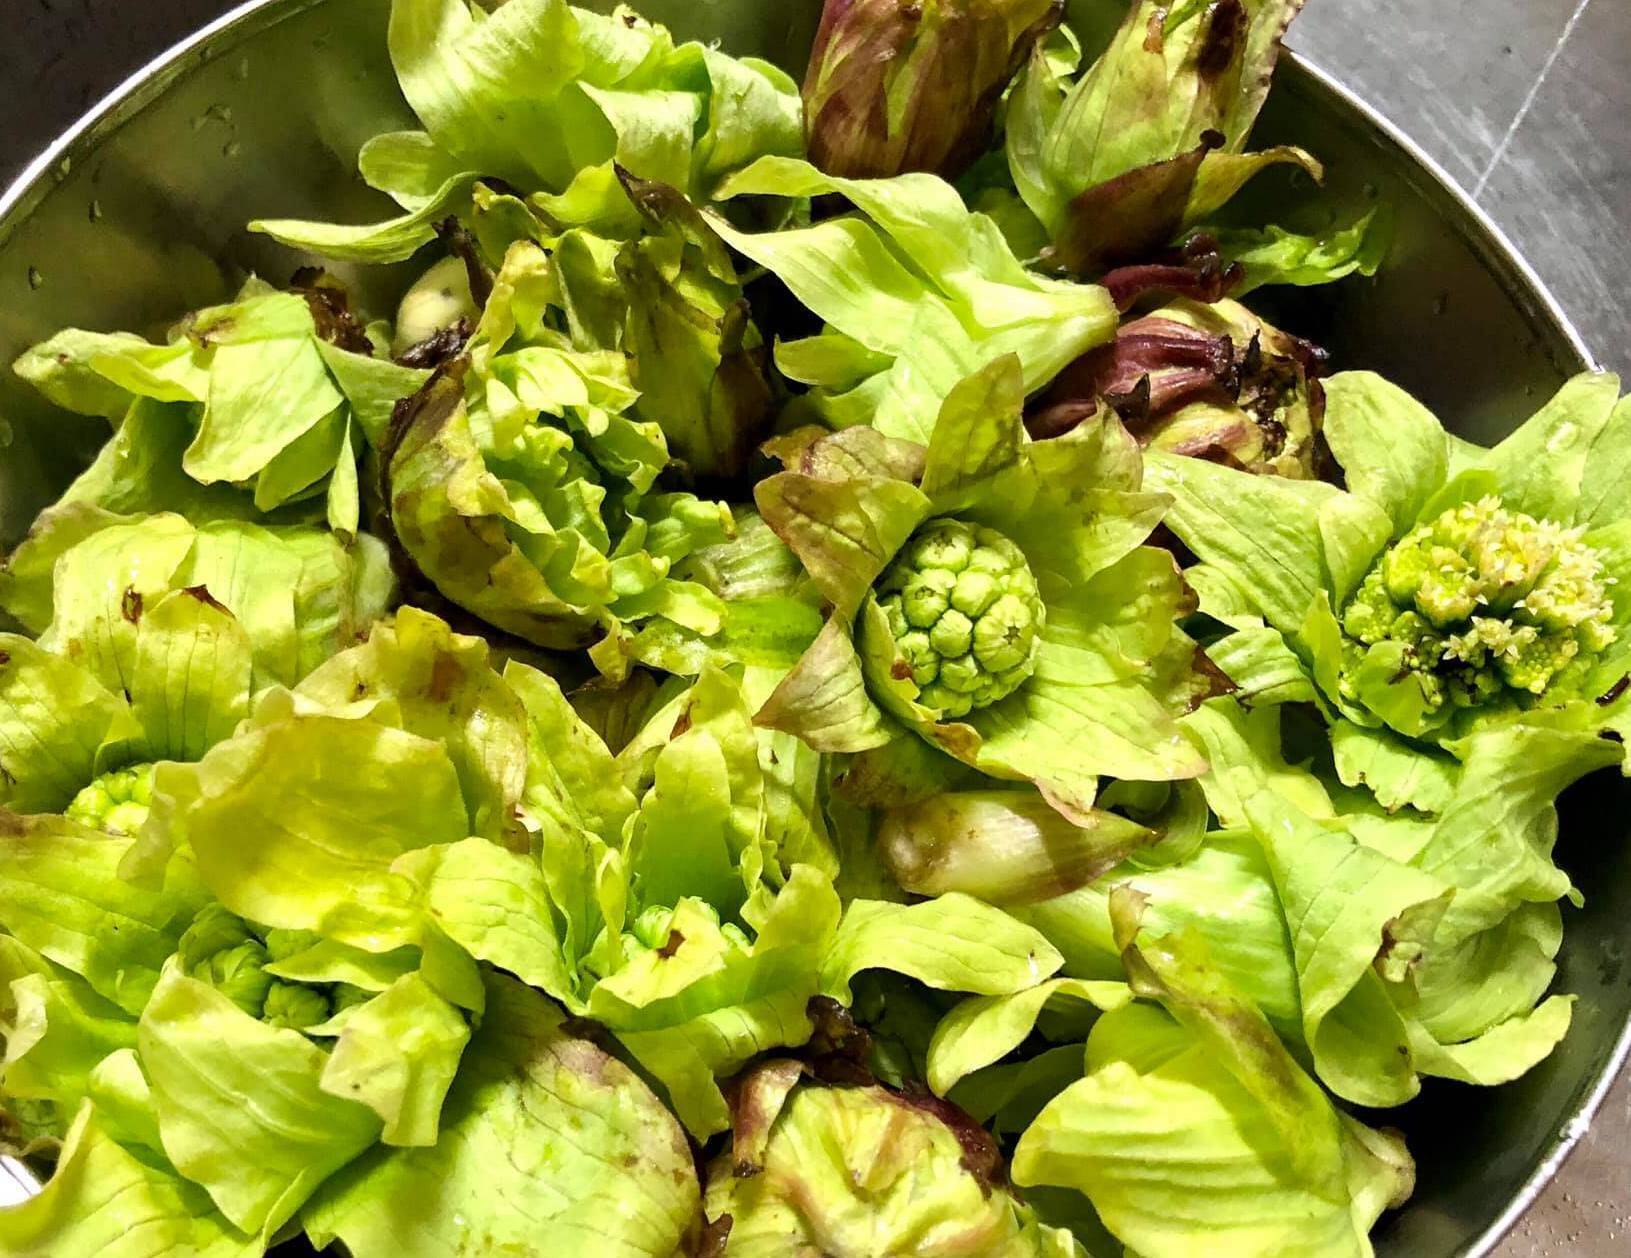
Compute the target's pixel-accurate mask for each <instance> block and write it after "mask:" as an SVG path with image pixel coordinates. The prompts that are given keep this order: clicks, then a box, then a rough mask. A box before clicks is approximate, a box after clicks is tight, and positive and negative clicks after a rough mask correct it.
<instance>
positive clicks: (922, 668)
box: [878, 518, 1046, 719]
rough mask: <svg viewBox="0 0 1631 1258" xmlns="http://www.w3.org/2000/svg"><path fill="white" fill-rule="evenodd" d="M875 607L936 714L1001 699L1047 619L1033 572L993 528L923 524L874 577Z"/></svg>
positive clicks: (1020, 673)
mask: <svg viewBox="0 0 1631 1258" xmlns="http://www.w3.org/2000/svg"><path fill="white" fill-rule="evenodd" d="M878 605H879V607H880V608H881V609H882V610H883V613H884V619H885V620H886V621H887V622H888V625H889V632H890V635H891V637H892V638H893V642H892V644H891V646H892V648H893V654H894V656H895V657H896V659H897V660H899V661H902V662H903V663H904V666H905V669H904V672H905V673H906V674H907V675H909V676H910V677H911V680H912V682H913V684H915V685H916V686H917V687H918V690H919V698H918V702H919V703H921V704H922V705H923V706H924V707H926V708H930V709H932V710H934V711H936V712H938V713H940V714H941V716H942V717H944V718H951V719H956V718H958V717H963V716H967V715H968V714H969V713H970V712H973V711H977V710H978V709H980V708H984V707H989V706H990V705H991V704H993V703H997V702H999V701H1000V700H1002V699H1006V698H1007V697H1008V696H1009V695H1011V694H1013V693H1014V691H1016V690H1017V689H1019V687H1020V686H1022V685H1024V684H1025V681H1026V680H1027V679H1028V678H1029V677H1030V675H1031V673H1032V671H1033V670H1034V669H1035V667H1036V654H1037V651H1038V650H1039V649H1040V647H1041V633H1042V627H1043V625H1044V623H1045V618H1046V612H1045V610H1044V608H1043V605H1042V596H1041V593H1040V592H1039V590H1038V589H1037V584H1036V577H1035V576H1034V575H1033V574H1032V572H1031V566H1030V564H1029V563H1028V562H1027V561H1026V558H1025V554H1024V552H1023V551H1021V550H1020V549H1019V547H1018V546H1016V545H1014V543H1013V542H1012V541H1011V540H1010V539H1009V538H1007V537H1004V536H1003V535H1002V534H1001V533H998V532H995V531H994V530H992V529H987V528H979V527H976V526H974V525H971V524H967V523H965V522H964V521H962V520H955V519H950V518H947V519H939V520H933V521H931V522H930V523H928V524H926V525H924V526H923V528H921V529H919V530H918V532H917V533H916V534H915V535H914V536H913V537H912V539H911V541H909V542H908V543H907V544H906V546H905V548H904V549H903V550H902V551H901V554H900V556H899V558H897V559H896V560H895V562H894V563H893V564H892V565H891V566H890V568H889V569H888V571H886V572H885V573H884V575H883V578H882V579H881V580H880V581H879V582H878ZM901 674H902V670H901V669H897V670H896V675H897V676H900V675H901Z"/></svg>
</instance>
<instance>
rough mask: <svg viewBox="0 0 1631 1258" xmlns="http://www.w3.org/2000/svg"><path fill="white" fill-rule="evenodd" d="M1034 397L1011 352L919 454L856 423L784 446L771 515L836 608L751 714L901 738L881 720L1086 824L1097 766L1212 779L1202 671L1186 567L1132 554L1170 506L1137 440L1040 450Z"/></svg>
mask: <svg viewBox="0 0 1631 1258" xmlns="http://www.w3.org/2000/svg"><path fill="white" fill-rule="evenodd" d="M1022 401H1023V399H1022V386H1021V384H1020V380H1019V371H1018V368H1017V365H1016V364H1015V362H1014V360H1013V359H1011V358H1006V359H999V360H997V361H995V362H993V363H991V364H990V365H989V366H987V367H986V368H984V369H983V370H981V371H980V372H977V373H976V374H975V375H974V376H972V377H970V378H969V379H968V380H966V381H963V382H961V383H960V384H959V385H958V386H957V387H955V388H954V389H953V390H952V391H951V394H950V396H949V397H948V398H947V399H946V401H945V404H944V405H943V407H942V409H941V416H940V419H939V421H938V422H937V424H936V425H935V428H934V431H933V436H932V437H931V439H930V442H929V445H928V448H927V449H926V450H925V451H924V454H923V458H922V461H921V464H919V462H918V460H917V459H915V458H905V457H903V455H902V453H901V451H900V449H898V448H897V447H898V446H899V445H900V443H899V442H893V441H891V440H889V439H887V438H883V437H880V436H879V435H877V434H876V433H875V432H874V433H872V435H871V436H870V437H868V438H866V439H865V440H862V439H861V434H862V433H864V432H866V431H867V430H864V429H852V430H847V431H846V432H844V433H841V434H838V435H837V436H832V437H824V438H814V439H811V440H808V441H804V442H802V443H800V442H799V441H797V440H790V442H789V443H788V444H787V446H786V448H785V452H784V453H785V457H787V458H788V461H789V463H790V465H791V466H792V467H793V468H795V469H796V470H790V471H787V472H783V473H781V474H780V475H778V476H773V477H771V478H769V479H768V480H766V481H765V482H763V483H762V484H761V485H760V487H759V498H760V507H761V510H762V511H763V512H764V516H765V519H766V522H767V523H769V524H770V525H771V527H772V528H775V529H777V530H778V532H779V533H780V534H781V536H782V537H783V539H784V540H785V541H786V542H787V543H788V545H789V547H790V548H791V549H792V551H793V552H794V553H795V554H796V555H797V556H798V557H799V559H800V560H801V562H802V563H803V564H804V566H805V568H806V569H807V570H808V571H810V572H811V573H812V574H813V575H814V576H815V578H816V580H817V582H818V584H820V585H821V586H822V588H823V591H824V592H825V593H826V594H827V596H828V598H829V600H830V601H831V602H832V603H833V604H834V605H835V610H836V614H835V616H834V618H833V620H832V621H831V622H829V624H828V627H827V628H826V629H825V630H824V631H823V632H822V634H821V636H820V637H819V638H817V640H816V642H815V644H814V645H813V646H812V647H811V648H810V650H809V651H808V652H806V654H805V656H804V658H803V660H801V661H800V663H799V664H798V665H797V666H796V667H795V668H794V669H793V670H792V672H791V673H790V675H789V676H788V678H787V679H786V680H785V681H784V682H783V683H782V684H781V686H780V687H779V688H778V690H777V691H776V692H775V693H774V694H773V695H772V697H771V699H770V701H769V703H768V704H767V705H766V706H765V708H764V709H763V710H762V711H761V713H760V716H759V720H760V722H761V723H762V724H766V725H768V726H770V727H772V728H775V729H778V730H782V731H785V732H787V733H792V734H797V735H798V736H800V737H802V738H804V739H806V740H807V741H809V742H810V744H811V746H813V747H816V748H817V749H818V750H827V751H847V752H862V751H870V750H874V749H877V748H879V747H881V746H883V745H884V744H885V743H887V742H888V741H889V738H890V736H891V726H890V722H889V721H888V720H887V719H886V718H885V716H884V713H885V712H887V713H888V714H889V716H892V717H893V718H895V720H897V721H899V722H901V723H904V724H906V725H908V726H910V727H912V728H914V729H915V730H916V731H917V732H918V733H919V734H920V735H921V736H923V737H924V738H926V739H928V740H929V741H930V742H932V743H934V744H935V745H937V746H939V747H940V748H941V749H942V750H943V751H946V752H947V753H949V754H951V755H953V756H956V757H957V758H959V759H961V760H963V761H965V762H966V763H968V764H969V765H971V766H973V767H975V768H978V769H980V770H982V771H983V772H985V773H988V774H991V775H993V776H997V777H1003V778H1009V779H1013V780H1018V781H1025V780H1030V781H1034V782H1035V783H1036V784H1037V785H1038V786H1039V787H1041V788H1042V790H1043V791H1044V793H1045V794H1046V795H1047V796H1048V798H1049V799H1050V800H1051V801H1052V802H1053V803H1054V804H1055V805H1056V806H1057V807H1058V808H1059V809H1060V811H1061V812H1063V813H1064V814H1065V815H1066V816H1067V817H1071V818H1072V819H1074V820H1076V821H1077V822H1078V823H1079V824H1082V825H1089V824H1091V822H1090V820H1089V818H1090V815H1091V810H1092V804H1093V796H1094V793H1095V791H1096V790H1097V786H1098V779H1099V777H1100V775H1107V776H1108V775H1114V776H1117V777H1122V778H1131V779H1138V780H1158V781H1167V780H1172V779H1177V778H1184V777H1193V776H1195V775H1197V774H1199V773H1200V772H1202V771H1203V769H1204V767H1205V766H1204V763H1203V762H1202V761H1201V759H1200V757H1199V756H1198V755H1197V754H1196V753H1195V751H1194V748H1193V747H1192V746H1190V745H1189V744H1188V743H1187V742H1185V741H1184V739H1183V738H1182V736H1181V735H1180V734H1179V733H1178V730H1177V726H1176V722H1175V720H1174V717H1175V715H1176V714H1178V713H1180V712H1182V711H1185V710H1187V709H1188V708H1189V707H1190V706H1191V705H1192V704H1193V703H1194V702H1195V701H1196V700H1197V699H1198V698H1200V697H1202V696H1203V695H1204V693H1205V691H1206V689H1207V688H1208V686H1209V684H1210V683H1208V682H1205V681H1202V680H1201V679H1200V678H1199V677H1198V676H1197V674H1196V672H1195V665H1196V654H1197V653H1196V647H1195V644H1194V643H1193V642H1192V641H1191V640H1190V639H1189V638H1187V637H1186V636H1185V635H1184V634H1183V633H1182V632H1181V631H1180V630H1179V629H1178V628H1177V626H1176V624H1175V621H1176V620H1177V619H1178V618H1179V617H1181V616H1184V615H1186V614H1187V613H1188V611H1189V610H1190V608H1191V605H1192V604H1191V598H1190V595H1189V593H1188V591H1187V590H1186V589H1185V587H1184V585H1183V581H1182V578H1181V577H1180V576H1179V574H1178V570H1177V568H1176V566H1175V565H1174V564H1173V562H1172V560H1171V557H1170V556H1169V555H1167V554H1165V553H1163V552H1160V551H1156V550H1153V549H1149V548H1144V547H1141V546H1140V543H1141V542H1142V541H1143V540H1144V539H1145V538H1146V537H1147V536H1148V535H1149V533H1150V531H1151V530H1152V529H1153V528H1154V527H1155V524H1156V523H1157V522H1158V521H1159V520H1160V518H1161V513H1162V511H1163V509H1164V508H1165V506H1166V500H1165V499H1164V498H1162V497H1161V496H1160V495H1156V494H1147V493H1144V492H1142V491H1141V489H1140V468H1139V460H1138V452H1137V448H1136V445H1135V443H1134V442H1133V440H1132V438H1131V437H1130V436H1128V435H1127V433H1126V431H1125V430H1124V429H1123V428H1122V427H1121V426H1120V425H1119V424H1116V423H1114V422H1112V421H1109V420H1107V419H1104V418H1102V417H1101V418H1100V419H1098V420H1097V421H1095V422H1092V423H1086V424H1083V425H1081V426H1080V427H1078V428H1077V429H1076V430H1075V431H1074V432H1072V433H1070V434H1069V435H1068V436H1067V437H1063V438H1060V439H1058V440H1055V441H1048V442H1041V443H1036V442H1032V441H1030V440H1029V439H1028V438H1027V437H1026V436H1025V434H1024V428H1023V421H1022V418H1021V414H1020V408H1021V405H1022ZM795 455H796V457H794V456H795ZM919 466H921V468H922V472H921V475H922V477H923V484H922V488H918V487H916V486H914V485H913V484H912V482H911V480H910V479H908V478H909V477H911V476H913V475H915V474H917V471H918V468H919ZM940 512H944V513H945V514H937V513H940ZM857 612H858V615H857ZM852 617H853V619H854V622H855V623H854V624H853V626H851V624H850V622H851V619H852ZM846 630H847V632H846Z"/></svg>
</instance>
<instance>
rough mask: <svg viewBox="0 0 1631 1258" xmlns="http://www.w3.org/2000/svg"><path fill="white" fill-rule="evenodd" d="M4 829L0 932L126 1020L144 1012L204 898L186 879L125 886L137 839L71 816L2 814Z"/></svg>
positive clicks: (0, 823) (0, 820) (179, 875)
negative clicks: (124, 867) (125, 864)
mask: <svg viewBox="0 0 1631 1258" xmlns="http://www.w3.org/2000/svg"><path fill="white" fill-rule="evenodd" d="M0 830H3V831H4V844H5V853H6V859H5V862H4V864H3V865H0V926H4V927H5V929H6V931H7V932H8V933H9V934H11V935H13V936H15V937H16V938H17V939H18V940H20V941H21V942H22V943H23V944H25V945H26V946H28V947H29V948H31V949H33V950H34V951H35V952H38V953H39V954H40V955H41V956H43V957H45V958H46V959H48V960H50V961H52V962H54V963H55V964H57V965H60V966H62V967H63V968H64V969H66V970H69V971H71V972H72V973H74V974H77V975H79V976H80V977H81V978H83V979H84V980H85V982H86V983H87V984H89V985H90V987H91V988H92V989H93V990H94V991H95V992H96V993H97V994H98V995H99V996H101V997H103V998H104V999H106V1000H109V1001H111V1002H112V1003H114V1004H115V1005H118V1006H119V1007H120V1008H121V1009H123V1010H124V1011H125V1012H126V1013H128V1014H131V1015H132V1016H134V1015H136V1014H138V1013H140V1012H141V1010H142V1008H143V1006H144V1005H145V1004H146V1003H147V999H148V997H149V995H150V994H151V993H152V991H153V986H154V984H155V983H157V982H158V978H159V972H160V971H161V970H162V969H163V967H164V963H165V960H166V959H167V958H168V957H169V956H170V954H171V953H173V952H174V951H175V949H176V943H177V941H178V940H179V939H180V937H181V932H182V931H183V930H185V929H186V927H187V924H188V922H190V921H191V920H192V916H193V914H194V913H195V912H196V911H197V909H198V907H199V905H200V903H201V902H202V896H200V895H199V893H198V892H197V890H196V889H195V888H194V887H192V886H191V885H189V883H188V881H187V879H186V877H185V875H184V874H183V873H181V872H180V871H177V874H176V876H175V877H173V878H172V880H171V881H170V882H169V884H168V885H166V886H162V887H159V888H156V889H153V890H149V889H146V888H143V887H136V886H132V885H131V884H129V883H127V882H125V881H123V880H122V879H121V878H120V877H119V864H120V862H121V861H122V860H123V858H124V856H125V853H126V852H128V851H129V850H130V846H131V840H130V839H129V838H125V837H115V836H113V835H109V834H103V833H100V832H98V831H95V830H89V829H86V828H85V827H84V826H81V825H78V824H76V823H75V822H73V821H70V820H68V819H67V818H65V817H52V816H44V817H18V816H16V815H15V814H13V813H7V812H0ZM115 926H116V927H117V928H116V929H115V928H114V927H115Z"/></svg>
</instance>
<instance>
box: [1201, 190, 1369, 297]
mask: <svg viewBox="0 0 1631 1258" xmlns="http://www.w3.org/2000/svg"><path fill="white" fill-rule="evenodd" d="M1202 173H1203V175H1204V173H1205V171H1204V168H1203V171H1202ZM1209 234H1211V235H1213V236H1214V237H1215V238H1216V239H1217V241H1218V245H1219V249H1220V252H1221V254H1222V255H1223V257H1224V258H1225V259H1227V260H1228V261H1230V262H1234V263H1238V264H1239V265H1240V266H1241V267H1243V268H1244V269H1245V272H1246V275H1245V278H1244V279H1243V280H1242V281H1241V283H1240V286H1239V287H1237V288H1235V289H1234V290H1233V291H1234V294H1235V296H1237V297H1243V296H1245V295H1246V294H1247V293H1250V292H1253V291H1255V290H1256V289H1259V288H1263V287H1266V286H1267V285H1270V284H1291V285H1294V286H1296V287H1298V288H1311V287H1314V286H1316V285H1319V284H1330V283H1333V282H1335V281H1336V280H1340V279H1345V278H1347V277H1348V276H1350V275H1366V276H1369V275H1375V274H1376V273H1377V271H1379V270H1381V268H1382V263H1383V262H1385V261H1386V260H1387V254H1388V250H1389V248H1390V247H1391V246H1392V244H1393V224H1392V216H1391V215H1389V214H1387V213H1386V212H1384V211H1382V210H1372V211H1370V212H1369V213H1367V214H1362V215H1360V216H1359V217H1358V218H1356V219H1354V220H1353V221H1352V222H1351V223H1344V224H1343V225H1342V226H1340V227H1332V228H1330V229H1329V230H1327V231H1325V232H1321V233H1318V234H1308V235H1300V234H1298V233H1296V232H1291V231H1287V230H1286V229H1285V228H1283V227H1274V226H1269V227H1265V228H1261V229H1258V230H1252V229H1249V228H1222V229H1220V230H1217V231H1215V232H1210V233H1209Z"/></svg>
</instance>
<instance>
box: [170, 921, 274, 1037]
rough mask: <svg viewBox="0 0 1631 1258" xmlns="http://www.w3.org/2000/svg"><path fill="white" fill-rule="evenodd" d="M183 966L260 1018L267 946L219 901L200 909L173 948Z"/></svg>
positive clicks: (265, 987) (267, 985)
mask: <svg viewBox="0 0 1631 1258" xmlns="http://www.w3.org/2000/svg"><path fill="white" fill-rule="evenodd" d="M176 951H177V953H178V955H179V956H180V958H181V965H182V968H183V969H184V970H185V971H186V972H187V974H188V975H189V976H191V977H192V978H196V979H198V980H199V981H201V982H205V983H208V984H209V985H210V986H211V987H213V988H215V989H216V990H217V991H219V992H220V993H221V994H222V995H223V996H225V997H226V998H227V999H228V1000H230V1001H231V1002H232V1003H233V1004H235V1005H237V1006H238V1008H240V1009H242V1010H243V1011H244V1012H245V1013H247V1014H249V1015H251V1016H252V1017H256V1018H258V1017H260V1015H261V1008H262V1006H264V1005H265V1003H266V993H267V992H268V990H270V988H271V986H272V976H271V975H270V974H268V973H267V972H266V964H267V962H268V961H269V960H270V958H269V957H268V956H267V953H266V945H265V944H263V943H262V942H261V941H260V939H259V938H257V937H256V936H255V934H254V933H253V932H252V931H251V930H250V929H249V926H248V924H247V923H246V922H245V921H244V920H243V919H242V918H241V917H239V916H238V915H237V914H235V913H232V912H229V911H228V910H227V909H225V908H223V907H222V906H221V905H219V904H210V905H207V906H206V907H205V908H203V909H202V910H200V911H199V914H198V916H197V917H195V918H193V922H192V925H191V926H189V927H187V930H186V932H185V933H184V934H183V935H182V936H181V941H180V943H179V944H178V945H177V947H176Z"/></svg>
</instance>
